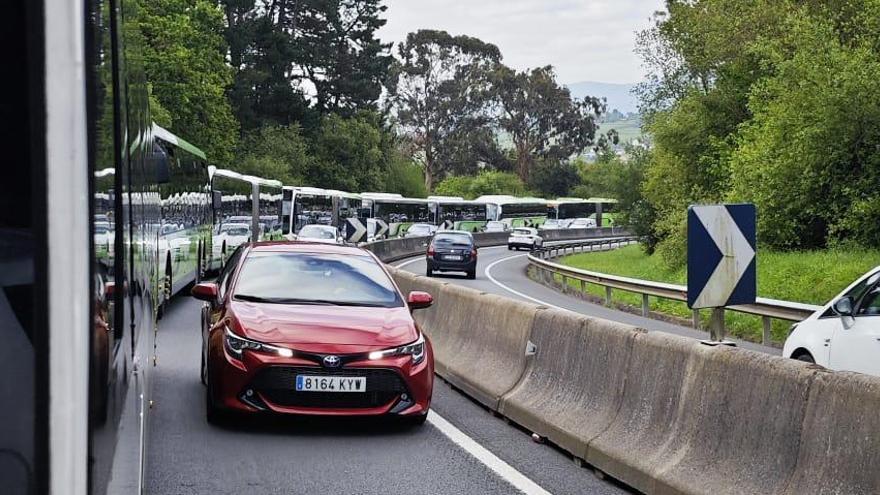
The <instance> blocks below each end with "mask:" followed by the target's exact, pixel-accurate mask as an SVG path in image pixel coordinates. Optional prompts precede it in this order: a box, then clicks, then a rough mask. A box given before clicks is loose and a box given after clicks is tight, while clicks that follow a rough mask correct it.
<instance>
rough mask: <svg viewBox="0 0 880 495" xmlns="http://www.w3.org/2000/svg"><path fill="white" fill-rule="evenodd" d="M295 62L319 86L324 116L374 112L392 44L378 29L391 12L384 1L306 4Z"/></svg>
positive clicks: (334, 0)
mask: <svg viewBox="0 0 880 495" xmlns="http://www.w3.org/2000/svg"><path fill="white" fill-rule="evenodd" d="M300 5H301V6H300V10H299V12H298V16H299V17H298V21H297V26H298V29H299V30H300V33H298V34H296V39H297V52H298V55H297V57H295V60H294V63H295V64H296V66H297V67H298V69H299V72H300V73H301V74H300V77H303V78H305V79H307V80H308V81H309V82H311V84H313V85H314V86H315V91H316V105H317V108H318V109H319V110H320V111H322V112H323V113H327V112H335V113H342V114H346V115H351V114H352V113H353V112H355V111H357V110H363V109H374V108H375V104H376V102H377V101H378V100H379V96H380V95H381V93H382V85H383V83H384V82H385V80H386V79H387V77H388V67H389V65H390V63H391V59H392V57H391V55H390V53H388V51H389V49H390V47H391V44H390V43H387V44H384V43H381V42H380V41H379V40H378V39H377V38H376V31H377V30H378V29H379V28H381V27H382V26H384V25H385V19H382V18H381V17H379V16H380V15H381V14H382V13H384V12H385V10H386V9H387V7H386V6H384V5H381V2H380V0H303V1H302V2H301V3H300Z"/></svg>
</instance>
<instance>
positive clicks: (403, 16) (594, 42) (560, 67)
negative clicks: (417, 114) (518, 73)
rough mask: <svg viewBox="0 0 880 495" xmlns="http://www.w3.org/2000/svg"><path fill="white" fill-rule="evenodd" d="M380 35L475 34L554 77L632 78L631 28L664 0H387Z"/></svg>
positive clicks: (636, 65)
mask: <svg viewBox="0 0 880 495" xmlns="http://www.w3.org/2000/svg"><path fill="white" fill-rule="evenodd" d="M385 4H386V5H388V10H387V11H386V13H385V14H386V17H387V19H388V24H386V25H385V26H384V27H383V28H382V30H381V31H380V32H379V36H380V37H381V39H382V40H383V41H386V42H390V41H393V42H395V43H397V42H399V41H402V40H404V39H405V38H406V34H407V33H409V32H410V31H415V30H417V29H425V28H431V29H443V30H445V31H448V32H449V33H450V34H467V35H469V36H476V37H477V38H480V39H482V40H483V41H487V42H490V43H494V44H495V45H497V46H498V48H500V49H501V54H502V55H503V56H504V62H505V63H506V64H507V65H509V66H511V67H513V68H516V69H525V68H529V67H538V66H542V65H547V64H551V65H553V66H554V67H555V68H556V71H557V74H558V76H559V81H560V82H562V83H565V84H570V83H575V82H580V81H599V82H611V83H635V82H639V81H640V80H641V79H642V75H643V70H642V68H641V65H640V62H639V59H638V57H637V56H636V55H635V54H634V53H633V48H634V44H635V31H638V30H641V29H643V28H645V27H647V26H649V25H650V20H649V19H650V17H651V14H652V13H653V12H654V11H656V10H659V9H662V8H663V4H664V2H663V0H385Z"/></svg>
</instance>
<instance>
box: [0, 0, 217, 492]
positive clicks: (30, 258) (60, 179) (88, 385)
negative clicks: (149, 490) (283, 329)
mask: <svg viewBox="0 0 880 495" xmlns="http://www.w3.org/2000/svg"><path fill="white" fill-rule="evenodd" d="M135 6H136V5H135V3H134V2H131V1H129V0H84V1H82V2H69V1H65V0H33V1H25V0H18V1H13V2H9V4H8V5H5V8H4V15H3V16H2V18H0V38H2V40H3V45H4V47H5V48H6V49H7V50H8V51H7V53H6V56H5V58H4V61H5V63H6V68H7V69H8V70H9V71H11V72H10V73H14V74H15V76H14V77H10V78H8V81H7V86H8V87H7V91H4V93H3V95H2V96H0V99H2V104H0V106H2V107H3V109H4V115H3V116H4V118H3V120H2V123H0V127H2V132H0V140H2V143H3V149H4V153H5V156H4V159H5V160H6V161H7V162H8V163H10V164H15V166H10V167H6V168H5V169H4V171H5V176H4V180H3V181H2V184H0V188H2V193H0V246H2V248H0V259H2V264H3V269H2V270H0V284H2V287H3V290H0V328H2V329H3V330H2V332H3V337H4V338H3V342H4V344H3V345H4V349H5V352H4V353H3V356H4V357H3V359H2V360H0V401H2V403H3V404H5V405H14V407H4V408H2V412H0V480H2V483H3V493H10V494H18V493H27V494H31V493H65V494H71V495H84V494H86V493H90V494H95V495H104V494H116V493H133V494H139V493H143V492H144V473H145V470H146V466H145V464H146V462H145V460H146V453H147V451H148V446H147V444H146V432H147V429H148V425H149V422H150V418H151V413H150V405H151V401H152V399H153V396H152V393H151V381H152V377H153V366H154V365H155V363H156V362H157V361H156V360H155V358H156V356H155V346H154V343H155V336H156V332H157V330H158V328H159V322H160V321H159V316H160V313H161V312H160V309H161V307H162V306H163V305H164V303H165V301H167V296H168V294H169V292H174V291H175V290H178V289H180V288H182V287H183V286H184V285H186V284H187V283H189V282H191V281H194V280H198V278H199V277H200V276H201V275H202V273H201V270H200V269H199V267H200V265H201V264H202V263H203V262H204V260H205V258H206V256H208V253H210V228H211V220H210V218H211V201H210V181H209V175H208V168H207V166H206V163H205V155H204V153H202V152H201V150H199V149H198V148H197V147H195V146H193V145H191V144H190V143H188V142H186V141H185V140H184V139H181V138H180V137H178V136H175V135H174V134H173V133H172V132H169V131H168V130H166V129H163V128H162V127H160V126H158V125H155V124H154V123H153V122H152V119H151V115H150V108H149V100H150V98H149V91H148V87H147V84H146V80H145V77H144V67H143V60H144V56H143V53H142V52H141V46H140V45H139V42H140V39H141V38H140V37H139V33H138V31H137V30H132V29H131V27H132V26H133V25H135V24H137V23H138V22H139V21H140V19H138V16H139V12H138V10H137V9H136V8H134V7H135ZM129 23H131V24H129ZM169 287H170V289H169Z"/></svg>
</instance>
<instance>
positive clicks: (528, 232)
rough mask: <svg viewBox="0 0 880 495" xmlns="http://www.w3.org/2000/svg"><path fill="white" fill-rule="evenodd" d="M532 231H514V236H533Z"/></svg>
mask: <svg viewBox="0 0 880 495" xmlns="http://www.w3.org/2000/svg"><path fill="white" fill-rule="evenodd" d="M531 234H532V231H530V230H529V229H513V235H531Z"/></svg>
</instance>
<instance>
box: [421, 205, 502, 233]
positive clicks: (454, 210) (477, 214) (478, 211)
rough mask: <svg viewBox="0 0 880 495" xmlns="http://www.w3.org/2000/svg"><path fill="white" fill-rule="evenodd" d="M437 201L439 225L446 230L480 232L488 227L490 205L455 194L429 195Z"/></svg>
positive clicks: (437, 220)
mask: <svg viewBox="0 0 880 495" xmlns="http://www.w3.org/2000/svg"><path fill="white" fill-rule="evenodd" d="M428 200H429V201H435V202H436V203H437V219H436V222H437V225H438V226H439V227H440V228H441V229H444V230H465V231H467V232H480V231H482V230H483V229H484V228H485V227H486V222H487V221H488V220H489V217H488V205H487V204H486V203H481V202H479V201H468V200H465V199H464V198H461V197H454V196H428Z"/></svg>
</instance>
